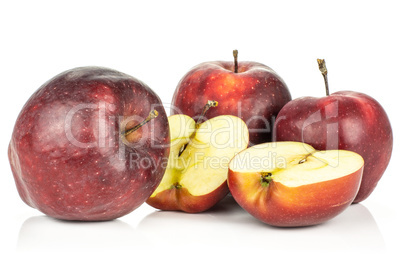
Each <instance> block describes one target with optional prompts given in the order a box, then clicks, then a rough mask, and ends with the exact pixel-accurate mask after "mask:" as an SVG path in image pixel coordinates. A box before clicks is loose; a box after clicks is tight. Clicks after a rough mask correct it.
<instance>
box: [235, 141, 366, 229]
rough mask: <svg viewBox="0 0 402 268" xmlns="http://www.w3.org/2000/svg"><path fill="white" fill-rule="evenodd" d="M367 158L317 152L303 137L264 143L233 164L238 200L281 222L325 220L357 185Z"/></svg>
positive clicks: (269, 220)
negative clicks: (303, 140)
mask: <svg viewBox="0 0 402 268" xmlns="http://www.w3.org/2000/svg"><path fill="white" fill-rule="evenodd" d="M363 165H364V161H363V158H362V157H361V156H360V155H358V154H356V153H354V152H351V151H345V150H329V151H317V150H315V149H314V148H313V147H311V146H309V145H308V144H305V143H301V142H277V143H263V144H259V145H255V146H253V147H250V148H248V149H246V150H244V151H242V152H240V153H239V154H237V155H236V156H235V157H234V158H233V159H232V160H231V161H230V163H229V175H228V185H229V189H230V192H231V193H232V195H233V197H234V199H235V200H236V201H237V202H238V203H239V205H240V206H242V207H243V208H244V209H245V210H246V211H248V212H249V213H250V214H251V215H253V216H254V217H256V218H257V219H259V220H261V221H263V222H265V223H267V224H270V225H273V226H281V227H296V226H308V225H315V224H319V223H323V222H325V221H327V220H330V219H332V218H333V217H335V216H337V215H338V214H340V213H341V212H342V211H344V210H345V209H346V208H347V207H348V206H349V205H350V204H351V203H352V201H353V200H354V198H355V196H356V194H357V191H358V190H359V186H360V182H361V178H362V172H363Z"/></svg>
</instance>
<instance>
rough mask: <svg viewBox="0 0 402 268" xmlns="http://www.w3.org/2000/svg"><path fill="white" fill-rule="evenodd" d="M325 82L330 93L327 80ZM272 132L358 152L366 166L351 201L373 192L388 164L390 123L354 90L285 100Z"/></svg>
mask: <svg viewBox="0 0 402 268" xmlns="http://www.w3.org/2000/svg"><path fill="white" fill-rule="evenodd" d="M322 62H323V63H324V66H323V67H325V61H322V60H319V63H322ZM325 71H326V68H325ZM323 74H324V73H323ZM324 78H325V80H326V73H325V74H324ZM326 85H327V94H329V92H328V84H327V81H326ZM274 132H275V134H274V136H275V138H274V139H275V140H276V141H299V142H304V143H308V144H310V145H311V146H313V147H314V148H316V149H317V150H336V149H340V150H350V151H353V152H356V153H358V154H360V155H361V156H362V157H363V158H364V162H365V167H364V173H363V179H362V183H361V186H360V190H359V193H358V194H357V196H356V198H355V200H354V203H358V202H361V201H363V200H365V199H366V198H367V197H368V196H369V195H370V194H371V193H372V192H373V190H374V189H375V187H376V186H377V183H378V181H379V180H380V179H381V177H382V175H383V174H384V172H385V170H386V168H387V166H388V163H389V161H390V158H391V153H392V147H393V135H392V128H391V123H390V121H389V119H388V116H387V114H386V112H385V110H384V108H383V107H382V106H381V105H380V103H379V102H378V101H376V100H375V99H374V98H372V97H370V96H368V95H366V94H363V93H358V92H353V91H339V92H335V93H332V94H330V95H328V96H325V97H322V98H314V97H302V98H298V99H295V100H293V101H291V102H289V103H287V104H286V105H285V106H284V107H283V108H282V110H281V111H280V112H279V114H278V117H277V119H276V122H275V127H274Z"/></svg>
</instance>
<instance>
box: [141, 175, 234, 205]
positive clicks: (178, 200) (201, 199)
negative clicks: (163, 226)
mask: <svg viewBox="0 0 402 268" xmlns="http://www.w3.org/2000/svg"><path fill="white" fill-rule="evenodd" d="M228 193H229V188H228V185H227V182H226V181H225V182H224V183H222V184H221V185H220V186H219V187H218V188H216V189H214V190H212V191H211V192H210V193H208V194H205V195H200V196H195V195H192V194H191V193H190V192H189V191H188V190H187V189H186V188H180V189H177V188H171V189H168V190H164V191H162V192H160V193H158V194H157V195H156V196H154V197H150V198H149V199H148V200H147V203H148V205H150V206H153V207H154V208H157V209H161V210H173V211H184V212H188V213H199V212H204V211H206V210H208V209H210V208H212V207H213V206H214V205H216V204H217V203H218V202H219V201H221V200H222V199H223V198H224V197H225V196H226V195H227V194H228Z"/></svg>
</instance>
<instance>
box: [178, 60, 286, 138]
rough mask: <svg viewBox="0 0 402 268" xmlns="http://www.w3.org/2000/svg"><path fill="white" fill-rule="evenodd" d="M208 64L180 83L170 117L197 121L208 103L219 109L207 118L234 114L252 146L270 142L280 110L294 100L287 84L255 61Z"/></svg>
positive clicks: (213, 110) (192, 71) (200, 65)
mask: <svg viewBox="0 0 402 268" xmlns="http://www.w3.org/2000/svg"><path fill="white" fill-rule="evenodd" d="M233 70H234V63H233V62H218V61H216V62H205V63H202V64H199V65H197V66H195V67H194V68H193V69H191V70H190V71H189V72H188V73H187V74H186V75H185V76H184V77H183V78H182V79H181V81H180V82H179V84H178V85H177V88H176V91H175V93H174V96H173V99H172V105H173V107H172V108H171V114H186V115H188V116H190V117H192V118H194V119H195V120H197V118H198V117H199V116H200V115H201V113H202V110H203V107H204V105H205V104H206V103H207V102H208V100H215V101H218V106H217V107H214V108H211V109H209V110H208V112H207V114H206V118H207V119H209V118H212V117H215V116H218V115H234V116H237V117H240V118H241V119H243V121H244V122H245V123H246V124H247V126H248V128H249V132H250V143H249V144H250V145H254V144H259V143H262V142H268V141H271V138H272V127H273V123H274V120H275V117H276V115H277V114H278V112H279V111H280V109H281V108H282V107H283V106H284V105H285V104H286V103H287V102H289V101H290V100H291V96H290V92H289V90H288V88H287V86H286V84H285V82H284V81H283V80H282V78H280V77H279V76H278V75H277V74H276V73H275V72H274V71H273V70H272V69H271V68H269V67H268V66H265V65H263V64H261V63H256V62H239V69H238V73H234V72H233Z"/></svg>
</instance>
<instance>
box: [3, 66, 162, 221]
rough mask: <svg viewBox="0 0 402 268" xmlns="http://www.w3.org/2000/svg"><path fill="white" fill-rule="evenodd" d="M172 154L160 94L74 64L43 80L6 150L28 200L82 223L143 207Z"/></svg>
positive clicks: (113, 73)
mask: <svg viewBox="0 0 402 268" xmlns="http://www.w3.org/2000/svg"><path fill="white" fill-rule="evenodd" d="M152 109H155V110H157V111H158V113H159V115H158V117H157V118H155V119H153V120H152V121H151V122H149V123H148V124H146V125H144V126H143V127H141V128H140V129H138V130H137V131H136V132H135V135H134V136H132V137H131V138H130V142H127V140H125V142H124V143H123V142H122V136H121V131H122V129H120V127H121V123H122V122H124V121H126V123H127V125H129V124H133V122H134V124H135V123H138V122H140V121H141V120H144V119H145V118H146V117H147V115H148V114H149V112H150V111H151V110H152ZM168 153H169V128H168V121H167V117H166V114H165V112H164V109H163V107H162V105H161V102H160V99H159V97H158V96H157V95H156V94H155V93H154V92H153V91H152V90H151V89H150V88H149V87H148V86H147V85H145V84H144V83H142V82H140V81H139V80H137V79H135V78H133V77H131V76H129V75H126V74H123V73H120V72H117V71H114V70H111V69H106V68H101V67H82V68H76V69H72V70H69V71H66V72H64V73H61V74H59V75H57V76H56V77H54V78H53V79H51V80H49V81H48V82H46V83H45V84H44V85H42V86H41V87H40V88H39V89H38V90H37V91H36V92H35V93H34V94H33V95H32V97H31V98H30V99H29V100H28V101H27V103H26V104H25V106H24V107H23V109H22V111H21V112H20V114H19V116H18V119H17V121H16V123H15V127H14V131H13V135H12V139H11V142H10V145H9V150H8V154H9V160H10V164H11V169H12V172H13V175H14V178H15V182H16V186H17V189H18V192H19V194H20V196H21V198H22V200H23V201H24V202H25V203H27V204H28V205H29V206H31V207H34V208H37V209H38V210H40V211H41V212H43V213H45V214H47V215H49V216H52V217H55V218H58V219H65V220H80V221H100V220H110V219H115V218H117V217H121V216H123V215H125V214H127V213H129V212H131V211H133V210H134V209H135V208H137V207H138V206H140V205H141V204H142V203H143V202H144V201H145V200H146V199H147V198H148V197H149V195H150V194H151V193H152V192H153V190H154V189H155V188H156V187H157V185H158V184H159V182H160V180H161V179H162V176H163V173H164V169H165V167H164V166H163V164H162V161H161V160H162V159H163V158H165V157H168ZM144 159H145V160H147V161H148V162H147V163H148V164H146V163H145V162H144V163H141V162H140V160H144ZM145 160H144V161H145Z"/></svg>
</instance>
